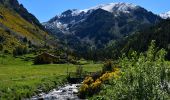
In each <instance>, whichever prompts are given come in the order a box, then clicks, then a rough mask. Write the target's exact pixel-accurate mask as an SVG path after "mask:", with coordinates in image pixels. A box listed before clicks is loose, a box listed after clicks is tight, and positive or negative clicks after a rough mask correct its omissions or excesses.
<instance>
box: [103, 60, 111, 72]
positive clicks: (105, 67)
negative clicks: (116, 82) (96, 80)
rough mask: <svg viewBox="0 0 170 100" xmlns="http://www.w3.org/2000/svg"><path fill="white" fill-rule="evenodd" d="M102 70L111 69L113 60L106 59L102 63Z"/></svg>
mask: <svg viewBox="0 0 170 100" xmlns="http://www.w3.org/2000/svg"><path fill="white" fill-rule="evenodd" d="M102 70H103V72H108V71H112V70H113V62H112V61H111V60H108V61H106V62H105V63H104V66H103V69H102Z"/></svg>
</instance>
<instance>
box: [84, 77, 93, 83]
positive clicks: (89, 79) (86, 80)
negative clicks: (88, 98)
mask: <svg viewBox="0 0 170 100" xmlns="http://www.w3.org/2000/svg"><path fill="white" fill-rule="evenodd" d="M93 82H94V80H93V78H92V77H89V76H88V77H86V78H85V80H84V81H83V84H88V85H89V84H91V83H93Z"/></svg>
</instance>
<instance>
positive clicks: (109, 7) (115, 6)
mask: <svg viewBox="0 0 170 100" xmlns="http://www.w3.org/2000/svg"><path fill="white" fill-rule="evenodd" d="M137 7H139V6H137V5H134V4H132V3H124V2H118V3H108V4H101V5H98V6H95V7H91V8H89V9H84V10H81V11H84V12H87V11H89V10H96V9H103V10H106V11H108V12H113V11H115V10H118V11H128V10H130V9H135V8H137Z"/></svg>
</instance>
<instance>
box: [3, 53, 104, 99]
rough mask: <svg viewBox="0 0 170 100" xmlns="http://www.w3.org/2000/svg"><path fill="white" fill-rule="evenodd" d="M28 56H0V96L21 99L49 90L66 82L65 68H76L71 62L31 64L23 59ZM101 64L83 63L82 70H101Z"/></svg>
mask: <svg viewBox="0 0 170 100" xmlns="http://www.w3.org/2000/svg"><path fill="white" fill-rule="evenodd" d="M25 58H28V57H19V58H13V57H10V56H5V57H0V87H1V88H0V98H1V99H21V98H26V97H30V96H32V95H35V94H36V93H37V92H38V91H37V90H39V89H40V90H43V91H49V90H50V89H52V88H55V87H56V86H57V85H61V84H64V82H66V74H67V68H68V70H69V71H70V72H74V71H75V70H76V65H72V64H49V65H33V64H32V62H31V61H24V59H25ZM101 66H102V65H101V64H93V63H89V64H86V65H83V69H84V71H90V72H92V71H98V70H101Z"/></svg>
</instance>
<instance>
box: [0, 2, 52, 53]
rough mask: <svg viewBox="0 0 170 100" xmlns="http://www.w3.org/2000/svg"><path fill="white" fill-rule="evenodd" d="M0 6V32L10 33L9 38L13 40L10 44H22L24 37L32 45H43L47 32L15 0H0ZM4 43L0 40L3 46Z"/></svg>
mask: <svg viewBox="0 0 170 100" xmlns="http://www.w3.org/2000/svg"><path fill="white" fill-rule="evenodd" d="M0 8H1V9H0V28H1V34H6V35H3V36H7V34H10V37H11V40H15V42H14V43H13V42H11V44H14V45H15V43H19V44H20V45H22V44H23V40H24V39H26V40H27V41H29V43H30V44H32V45H35V46H43V45H44V42H45V37H47V38H49V35H48V33H47V32H45V31H44V29H43V26H42V25H41V24H40V23H39V21H38V20H37V19H36V18H35V17H34V16H33V15H32V14H30V13H29V12H28V11H27V10H26V9H25V8H24V7H23V6H22V5H20V4H19V3H18V1H17V0H0ZM4 38H5V37H4ZM12 38H13V39H12ZM14 38H15V39H14ZM9 40H10V39H9ZM8 42H10V41H8ZM4 43H5V41H4V42H1V44H2V45H3V46H6V45H4ZM9 44H10V43H9ZM15 47H16V46H13V49H14V48H15ZM10 50H12V48H10Z"/></svg>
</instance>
